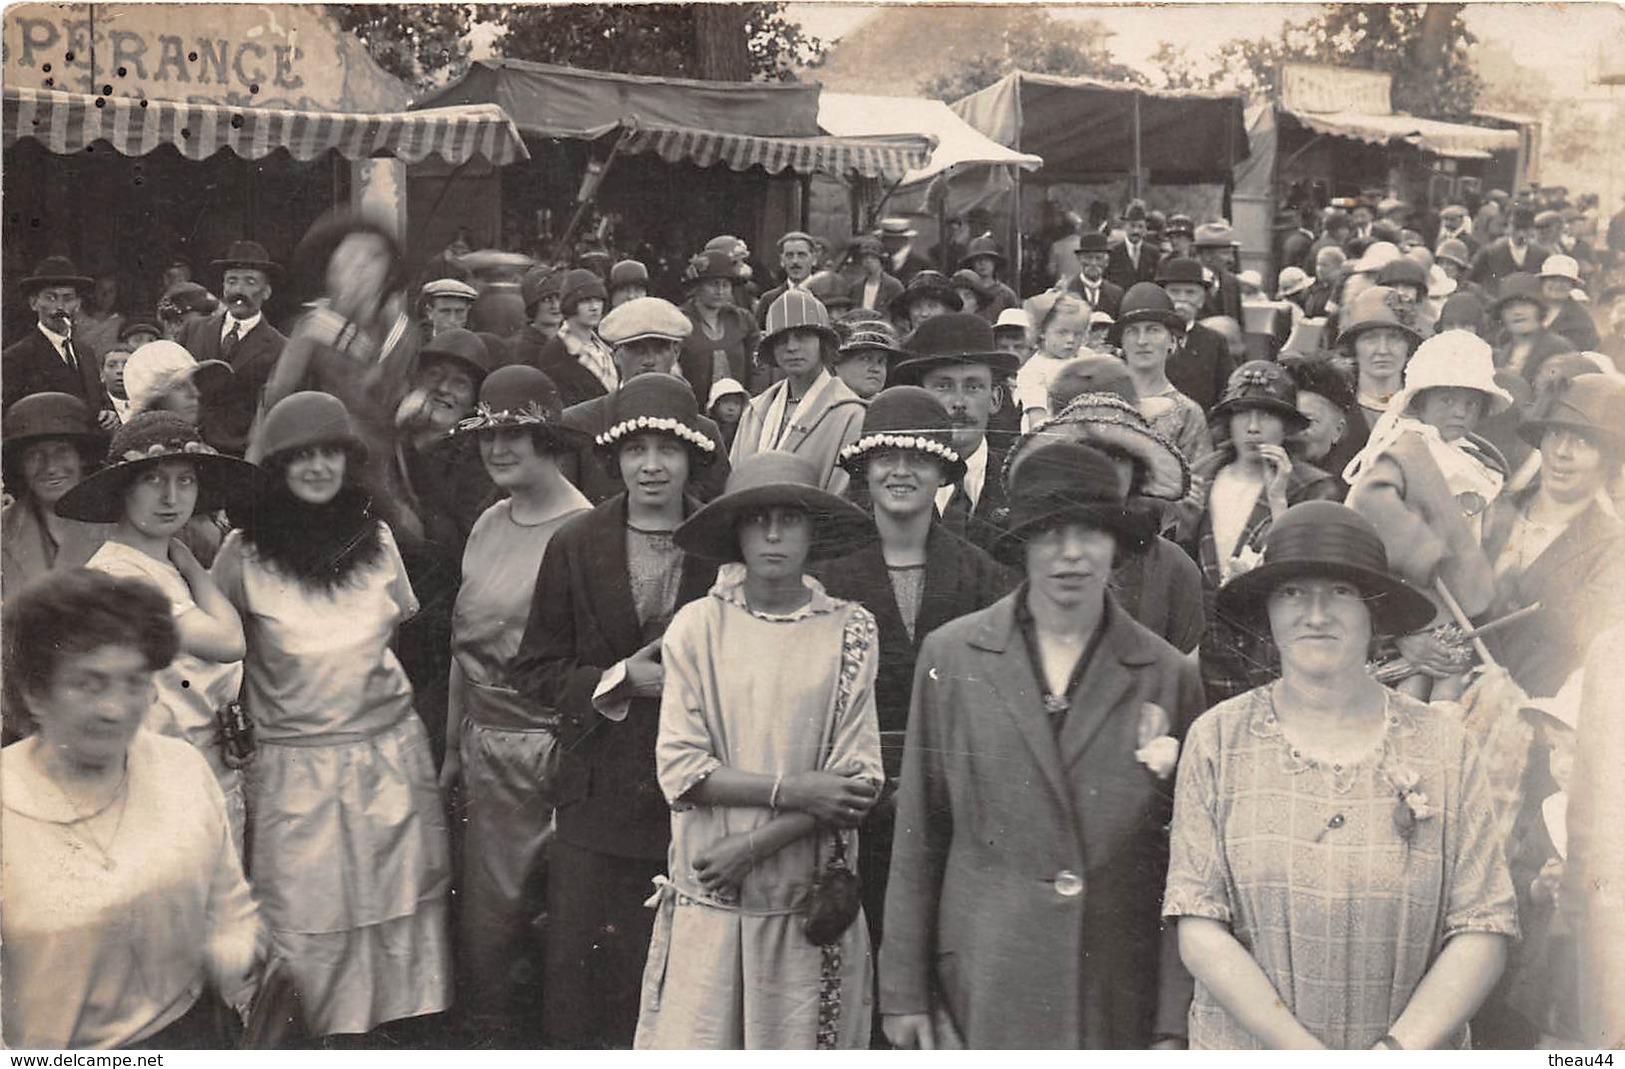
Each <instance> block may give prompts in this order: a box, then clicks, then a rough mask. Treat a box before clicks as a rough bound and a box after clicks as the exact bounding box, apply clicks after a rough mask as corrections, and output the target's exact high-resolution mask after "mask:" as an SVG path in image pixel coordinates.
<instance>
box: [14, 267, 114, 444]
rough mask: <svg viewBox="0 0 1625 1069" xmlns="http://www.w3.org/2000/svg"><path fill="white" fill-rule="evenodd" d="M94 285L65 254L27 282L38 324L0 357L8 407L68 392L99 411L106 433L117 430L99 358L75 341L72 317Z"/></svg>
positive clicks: (36, 271)
mask: <svg viewBox="0 0 1625 1069" xmlns="http://www.w3.org/2000/svg"><path fill="white" fill-rule="evenodd" d="M91 285H93V280H92V279H91V278H90V277H89V276H88V275H81V274H79V273H78V271H77V270H76V269H75V268H74V266H73V261H72V260H69V259H68V258H67V257H65V256H47V257H46V258H45V259H44V260H41V261H40V263H39V266H38V267H36V268H35V269H34V273H33V274H32V275H30V276H29V277H27V278H25V279H23V281H22V291H23V296H24V297H25V298H26V299H27V301H28V307H29V308H30V309H31V310H32V311H33V312H34V317H35V322H34V329H32V330H30V331H29V332H28V334H27V335H26V336H25V337H23V338H22V339H21V340H19V341H16V342H13V343H12V344H11V345H9V346H7V347H6V349H5V352H4V353H0V378H3V380H4V381H3V390H0V392H3V394H4V407H5V408H10V407H11V406H12V405H13V404H15V403H16V402H17V401H20V400H21V399H23V398H24V397H27V396H28V395H29V394H33V393H65V394H68V395H70V396H73V397H77V398H79V400H81V401H83V402H84V403H85V406H86V407H87V408H89V409H90V410H91V411H92V412H94V413H96V422H97V424H99V425H100V426H101V427H102V429H103V430H112V429H113V428H114V427H116V426H118V421H119V420H118V415H117V414H116V413H115V412H114V411H113V403H112V401H110V400H109V399H108V397H107V390H106V389H105V388H104V387H103V386H102V369H101V367H100V366H99V365H98V363H97V360H96V355H95V354H94V353H92V352H90V351H88V350H86V351H83V352H81V351H80V350H79V347H78V346H76V345H75V344H74V341H73V314H74V313H75V312H76V311H78V310H79V302H80V300H81V299H82V297H83V295H84V292H85V290H87V289H89V288H90V287H91Z"/></svg>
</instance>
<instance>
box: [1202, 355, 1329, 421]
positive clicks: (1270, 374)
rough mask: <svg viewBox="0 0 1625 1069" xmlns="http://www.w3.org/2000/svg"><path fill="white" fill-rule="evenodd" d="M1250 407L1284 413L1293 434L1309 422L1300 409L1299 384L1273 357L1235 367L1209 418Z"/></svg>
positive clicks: (1280, 415)
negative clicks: (1222, 394)
mask: <svg viewBox="0 0 1625 1069" xmlns="http://www.w3.org/2000/svg"><path fill="white" fill-rule="evenodd" d="M1248 409H1258V410H1260V411H1263V412H1269V413H1271V414H1272V415H1275V416H1278V417H1280V419H1281V422H1282V423H1284V424H1285V425H1286V429H1287V433H1289V434H1290V433H1293V432H1295V431H1301V430H1303V429H1304V428H1305V427H1307V426H1309V419H1308V417H1307V416H1305V415H1304V414H1303V413H1302V412H1299V411H1298V384H1297V383H1295V382H1293V381H1292V376H1291V375H1288V374H1287V373H1286V369H1285V368H1283V367H1282V366H1281V365H1280V364H1277V363H1276V362H1275V361H1273V360H1249V361H1247V362H1246V363H1245V364H1243V365H1241V366H1240V367H1238V368H1236V370H1234V371H1232V372H1231V373H1230V379H1229V381H1228V382H1226V383H1225V384H1224V396H1223V397H1221V398H1219V403H1218V404H1216V405H1214V406H1213V408H1212V409H1211V410H1210V411H1209V413H1208V418H1209V419H1229V418H1230V417H1231V416H1233V415H1235V414H1236V413H1237V412H1244V411H1246V410H1248Z"/></svg>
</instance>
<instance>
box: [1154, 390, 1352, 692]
mask: <svg viewBox="0 0 1625 1069" xmlns="http://www.w3.org/2000/svg"><path fill="white" fill-rule="evenodd" d="M1211 418H1212V419H1213V421H1214V423H1215V425H1217V426H1219V427H1220V428H1221V430H1222V431H1223V432H1224V437H1225V438H1227V439H1228V440H1227V441H1226V442H1225V444H1224V446H1223V447H1222V448H1221V449H1219V450H1218V451H1217V452H1216V453H1214V454H1213V456H1212V457H1211V458H1210V459H1209V460H1208V462H1207V463H1205V464H1201V465H1197V466H1196V474H1195V475H1194V476H1193V478H1192V480H1191V481H1192V484H1193V486H1192V491H1191V495H1190V496H1189V497H1187V499H1186V500H1187V501H1189V500H1191V499H1192V498H1197V499H1199V500H1200V507H1199V509H1197V510H1191V509H1189V508H1186V509H1185V510H1184V514H1183V515H1182V516H1181V517H1180V527H1179V537H1180V541H1181V542H1183V543H1184V544H1185V545H1186V546H1187V547H1188V548H1189V549H1190V550H1191V554H1192V556H1193V557H1195V558H1196V561H1197V563H1198V564H1199V565H1201V568H1202V580H1203V589H1204V595H1205V596H1204V601H1205V602H1206V609H1207V633H1206V634H1205V635H1204V636H1203V638H1202V653H1201V665H1202V685H1203V686H1204V687H1205V688H1206V689H1207V694H1208V700H1209V701H1223V700H1224V699H1226V698H1229V697H1232V696H1234V695H1236V694H1240V693H1241V692H1242V691H1245V690H1248V689H1250V688H1252V687H1255V686H1257V685H1258V684H1259V683H1260V682H1261V681H1262V680H1263V679H1265V678H1267V677H1268V676H1269V673H1270V672H1271V664H1270V655H1269V650H1268V646H1267V643H1266V641H1265V640H1264V636H1262V635H1260V634H1259V633H1258V632H1257V631H1256V630H1254V629H1251V628H1249V627H1247V626H1245V624H1244V622H1243V621H1240V620H1237V619H1236V618H1235V617H1233V616H1230V615H1229V614H1227V613H1226V612H1225V611H1224V610H1223V607H1222V606H1220V605H1218V604H1216V602H1215V596H1216V595H1217V593H1218V591H1219V588H1220V587H1221V586H1222V585H1223V584H1224V583H1226V582H1228V581H1229V579H1230V578H1231V577H1232V576H1234V575H1238V574H1240V573H1241V572H1244V571H1246V570H1247V569H1248V568H1250V567H1252V565H1253V564H1254V563H1255V562H1256V561H1257V559H1258V551H1259V547H1260V546H1261V544H1262V543H1263V539H1264V536H1265V535H1266V534H1268V533H1269V529H1270V527H1271V526H1272V525H1273V524H1274V523H1275V522H1276V521H1277V520H1279V519H1280V518H1281V516H1282V515H1283V514H1284V513H1285V512H1286V511H1287V509H1288V508H1289V507H1290V506H1292V505H1296V504H1298V503H1299V502H1300V501H1311V500H1317V499H1327V498H1336V497H1337V495H1338V494H1339V493H1340V492H1341V487H1340V486H1339V485H1338V483H1337V481H1336V480H1335V479H1333V478H1332V477H1331V476H1330V475H1328V474H1327V473H1326V472H1324V471H1321V470H1320V469H1319V468H1317V467H1315V466H1313V465H1312V464H1308V463H1305V462H1304V461H1301V460H1294V459H1293V458H1292V456H1291V455H1290V454H1289V453H1288V452H1287V451H1286V444H1285V443H1286V439H1287V436H1288V435H1290V434H1294V433H1296V432H1298V431H1300V430H1302V429H1303V428H1304V427H1306V426H1307V425H1308V423H1309V421H1308V419H1307V418H1305V417H1304V415H1303V414H1302V413H1301V412H1299V411H1298V388H1297V387H1296V386H1295V385H1294V384H1293V382H1292V379H1291V377H1290V376H1288V375H1287V373H1286V372H1285V371H1284V370H1283V369H1282V368H1281V366H1280V365H1279V364H1277V363H1274V362H1273V361H1269V360H1249V361H1248V362H1247V363H1245V364H1243V365H1241V366H1240V367H1239V368H1237V369H1236V370H1235V371H1233V372H1231V374H1230V381H1229V383H1228V384H1227V385H1226V387H1225V391H1224V397H1223V398H1222V399H1221V400H1220V401H1219V403H1218V404H1217V405H1215V406H1213V412H1212V417H1211ZM1210 472H1211V473H1212V474H1211V475H1209V474H1208V473H1210Z"/></svg>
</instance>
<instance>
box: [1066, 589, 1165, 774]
mask: <svg viewBox="0 0 1625 1069" xmlns="http://www.w3.org/2000/svg"><path fill="white" fill-rule="evenodd" d="M1104 626H1105V628H1106V633H1105V634H1104V635H1102V636H1101V639H1100V648H1099V649H1097V650H1096V651H1095V656H1094V660H1092V661H1091V662H1090V663H1089V667H1088V668H1087V669H1085V670H1084V673H1083V679H1082V680H1081V681H1080V682H1079V683H1078V689H1077V691H1076V693H1074V694H1073V696H1072V707H1071V709H1069V710H1068V711H1067V714H1066V727H1065V728H1064V729H1062V731H1061V761H1062V764H1063V766H1064V767H1066V768H1071V767H1072V766H1073V765H1075V764H1077V762H1078V759H1079V758H1081V757H1082V756H1083V755H1084V753H1086V752H1087V751H1088V749H1089V746H1090V744H1091V743H1093V742H1094V740H1095V737H1096V736H1097V735H1099V734H1100V730H1101V728H1103V727H1104V726H1105V724H1106V721H1107V720H1108V719H1110V718H1111V717H1112V716H1114V715H1119V716H1120V715H1123V707H1124V699H1125V698H1126V697H1127V696H1128V695H1129V694H1130V693H1131V692H1132V691H1133V689H1134V672H1133V668H1134V667H1137V666H1144V665H1147V664H1150V663H1152V658H1151V657H1149V656H1148V655H1147V654H1146V651H1145V650H1144V648H1143V647H1142V646H1141V644H1140V643H1139V642H1138V641H1137V639H1138V637H1139V636H1138V635H1136V634H1135V630H1134V628H1133V626H1132V625H1131V623H1130V621H1129V616H1128V613H1126V612H1124V611H1123V608H1122V606H1121V605H1119V604H1117V602H1116V600H1115V599H1114V598H1113V597H1112V596H1111V595H1110V594H1108V595H1106V618H1105V620H1104ZM1130 712H1131V713H1137V712H1138V710H1130Z"/></svg>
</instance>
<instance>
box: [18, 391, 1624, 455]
mask: <svg viewBox="0 0 1625 1069" xmlns="http://www.w3.org/2000/svg"><path fill="white" fill-rule="evenodd" d="M20 403H21V402H19V404H20ZM12 407H13V408H15V407H16V406H15V405H13V406H12ZM1559 429H1561V430H1571V431H1576V432H1578V433H1580V434H1583V435H1585V436H1586V437H1587V438H1590V439H1592V440H1593V441H1596V442H1597V443H1599V444H1602V445H1606V446H1607V447H1609V448H1610V449H1611V450H1612V451H1613V452H1614V453H1616V454H1622V455H1625V380H1621V379H1619V378H1618V377H1616V376H1614V375H1606V374H1601V373H1598V372H1590V373H1588V374H1584V375H1576V376H1574V377H1573V378H1572V379H1569V380H1567V381H1566V382H1565V381H1563V380H1561V379H1559V380H1558V382H1557V383H1556V384H1555V385H1554V386H1553V387H1552V389H1550V390H1549V391H1548V392H1547V393H1546V395H1545V397H1543V398H1542V400H1541V401H1540V403H1539V404H1537V405H1536V406H1535V410H1534V411H1533V412H1531V413H1529V416H1528V418H1526V419H1525V420H1524V421H1523V422H1522V423H1520V424H1519V425H1518V436H1519V437H1520V438H1522V439H1523V440H1524V441H1526V442H1528V443H1529V444H1530V445H1532V446H1535V447H1536V448H1539V446H1540V440H1541V439H1542V438H1543V437H1545V435H1546V432H1547V431H1550V430H1559Z"/></svg>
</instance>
